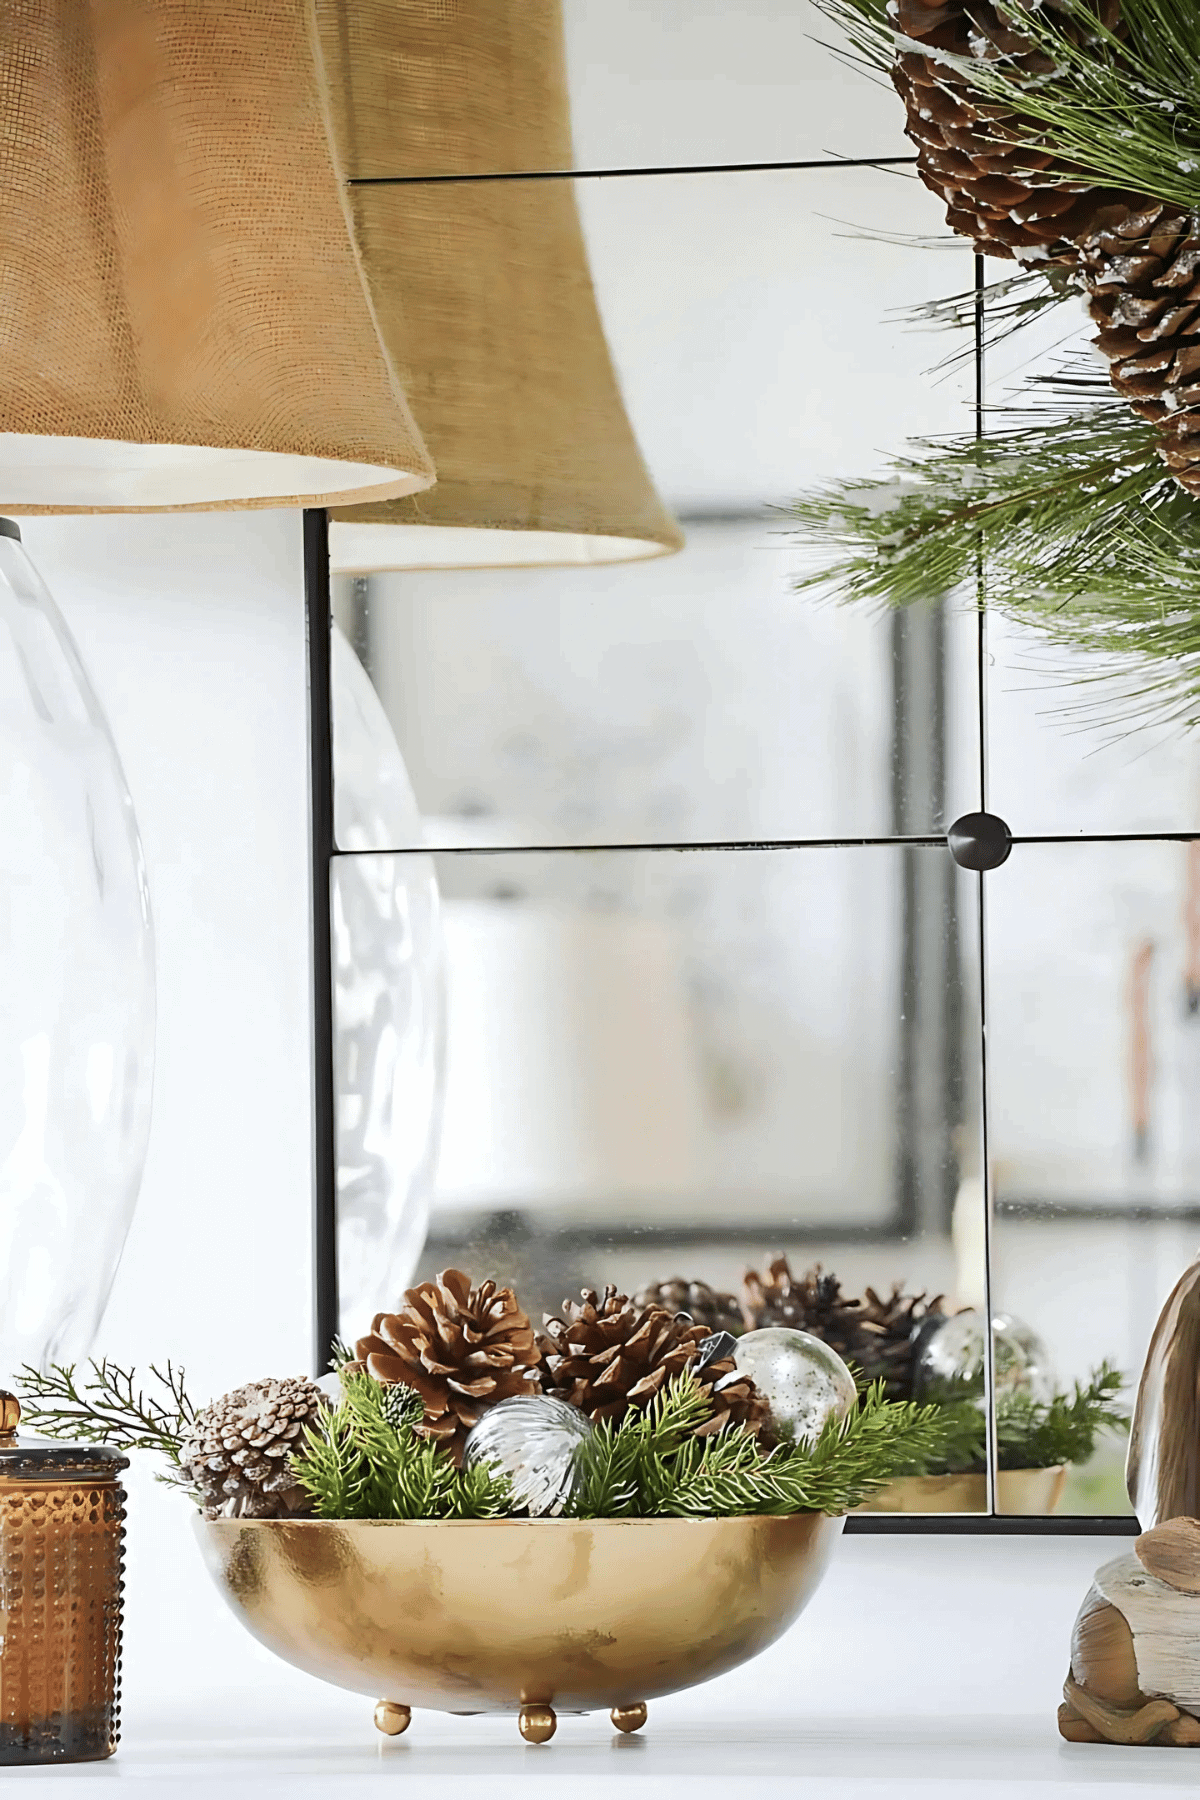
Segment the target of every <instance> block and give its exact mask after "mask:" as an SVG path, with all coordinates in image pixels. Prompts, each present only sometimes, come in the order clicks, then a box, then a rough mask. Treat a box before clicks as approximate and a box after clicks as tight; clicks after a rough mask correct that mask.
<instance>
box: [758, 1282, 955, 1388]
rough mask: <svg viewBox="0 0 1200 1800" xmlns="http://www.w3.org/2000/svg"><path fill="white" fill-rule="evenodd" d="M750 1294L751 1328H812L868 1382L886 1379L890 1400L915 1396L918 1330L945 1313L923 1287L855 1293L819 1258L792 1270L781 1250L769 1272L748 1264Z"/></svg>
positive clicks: (813, 1332)
mask: <svg viewBox="0 0 1200 1800" xmlns="http://www.w3.org/2000/svg"><path fill="white" fill-rule="evenodd" d="M745 1295H746V1301H745V1305H746V1323H747V1326H748V1327H749V1328H750V1329H751V1330H756V1329H758V1328H759V1327H762V1326H768V1325H786V1326H791V1327H793V1328H794V1329H795V1330H798V1331H808V1332H811V1333H812V1335H813V1337H819V1338H820V1339H821V1340H822V1342H823V1343H826V1344H828V1345H829V1346H830V1348H831V1349H833V1350H836V1351H837V1353H838V1355H839V1356H840V1357H841V1358H842V1361H843V1362H845V1363H849V1364H851V1365H852V1366H854V1367H856V1368H857V1369H858V1370H859V1372H860V1373H861V1374H862V1375H863V1376H864V1377H865V1378H866V1380H867V1381H868V1382H871V1381H882V1382H883V1384H884V1393H885V1395H886V1397H887V1398H888V1399H889V1400H911V1398H912V1371H913V1358H914V1355H915V1352H916V1349H917V1345H918V1339H919V1336H920V1334H921V1332H922V1329H923V1327H924V1326H925V1325H926V1324H927V1323H929V1324H931V1323H932V1322H933V1321H934V1320H937V1319H940V1318H941V1317H942V1315H941V1313H940V1311H939V1306H940V1303H941V1296H940V1295H939V1296H938V1297H937V1298H936V1299H933V1300H929V1299H927V1297H926V1296H925V1294H923V1293H922V1294H906V1293H904V1292H903V1291H902V1289H901V1286H900V1284H899V1283H898V1282H897V1283H896V1284H895V1285H894V1286H893V1288H892V1290H891V1292H890V1294H888V1295H886V1296H881V1295H879V1294H878V1293H876V1291H875V1289H874V1288H867V1290H866V1292H865V1293H864V1294H862V1295H860V1296H857V1297H854V1298H851V1297H849V1296H848V1295H846V1294H844V1293H843V1292H842V1285H841V1282H840V1281H839V1280H838V1278H837V1276H836V1275H826V1274H825V1273H824V1272H823V1271H822V1269H821V1266H820V1264H819V1263H816V1264H814V1265H813V1267H812V1268H811V1269H807V1270H806V1271H805V1272H804V1274H803V1275H800V1276H796V1275H793V1274H792V1271H791V1268H790V1266H789V1264H788V1259H787V1257H786V1256H777V1257H776V1258H775V1260H774V1262H772V1263H771V1264H770V1266H769V1268H768V1270H767V1273H766V1275H765V1276H763V1275H760V1274H759V1273H758V1272H757V1270H754V1269H751V1270H749V1271H748V1272H747V1274H746V1280H745Z"/></svg>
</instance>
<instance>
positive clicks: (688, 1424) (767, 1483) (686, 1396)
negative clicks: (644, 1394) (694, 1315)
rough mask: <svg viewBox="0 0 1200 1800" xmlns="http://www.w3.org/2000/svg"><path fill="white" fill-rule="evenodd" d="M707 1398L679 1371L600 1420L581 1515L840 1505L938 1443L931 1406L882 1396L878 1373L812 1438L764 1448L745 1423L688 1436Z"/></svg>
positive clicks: (708, 1513) (855, 1501) (933, 1454)
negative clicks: (648, 1397) (855, 1402)
mask: <svg viewBox="0 0 1200 1800" xmlns="http://www.w3.org/2000/svg"><path fill="white" fill-rule="evenodd" d="M709 1411H710V1402H709V1400H708V1398H707V1396H706V1395H705V1394H704V1392H703V1390H702V1389H700V1388H699V1387H698V1385H697V1384H696V1382H695V1381H694V1380H693V1379H692V1377H691V1376H690V1375H689V1374H688V1373H687V1372H686V1371H685V1372H684V1373H683V1374H681V1375H677V1376H675V1378H674V1379H673V1380H672V1381H671V1382H670V1383H669V1384H668V1385H667V1386H666V1387H665V1388H664V1389H663V1390H662V1392H661V1393H659V1394H658V1395H656V1396H655V1399H654V1400H653V1402H652V1403H651V1405H650V1406H649V1407H647V1408H646V1410H645V1411H644V1412H631V1413H628V1414H626V1416H625V1417H624V1418H623V1419H622V1420H621V1421H620V1423H619V1424H617V1425H613V1424H612V1423H611V1422H610V1421H608V1420H601V1421H600V1422H599V1423H598V1424H597V1425H596V1428H595V1430H594V1432H593V1434H592V1437H591V1439H590V1441H589V1444H588V1447H587V1451H586V1453H585V1461H584V1481H583V1485H582V1488H581V1490H580V1493H579V1495H578V1497H577V1500H576V1503H575V1506H574V1508H573V1511H574V1513H575V1514H576V1516H578V1517H580V1518H592V1519H596V1518H655V1517H675V1518H679V1517H683V1518H709V1517H713V1516H721V1517H725V1516H733V1515H738V1514H745V1513H758V1514H780V1513H794V1512H825V1513H834V1514H837V1513H844V1512H849V1511H850V1509H851V1508H852V1507H855V1506H858V1505H859V1504H860V1503H861V1502H862V1501H863V1500H865V1499H866V1498H867V1497H868V1496H869V1495H870V1494H872V1493H874V1492H875V1491H876V1490H877V1489H879V1488H881V1487H883V1486H884V1485H885V1483H887V1482H888V1481H890V1480H891V1479H892V1478H893V1477H894V1476H896V1475H901V1474H907V1473H911V1472H916V1471H918V1470H920V1469H921V1468H923V1467H924V1466H925V1465H926V1464H927V1463H929V1462H931V1461H934V1460H936V1459H937V1457H938V1455H939V1454H940V1453H941V1451H942V1446H943V1441H944V1425H943V1421H942V1418H941V1415H940V1412H939V1409H938V1408H937V1407H928V1406H927V1407H920V1406H915V1405H913V1404H912V1403H911V1402H905V1403H899V1402H895V1401H889V1400H885V1399H884V1398H883V1388H882V1384H880V1383H876V1384H875V1386H873V1387H872V1388H870V1389H869V1390H868V1391H867V1393H866V1394H865V1395H864V1396H863V1399H862V1401H861V1403H860V1405H859V1406H858V1407H857V1408H855V1409H854V1410H853V1411H852V1412H851V1413H850V1415H849V1416H848V1417H847V1418H846V1419H843V1420H840V1421H839V1420H837V1419H831V1420H829V1421H828V1423H827V1424H826V1426H825V1429H824V1430H823V1431H822V1433H821V1435H820V1437H818V1438H817V1440H816V1442H815V1443H813V1444H811V1445H806V1444H795V1445H793V1444H781V1445H779V1446H778V1448H776V1449H774V1450H771V1451H763V1450H762V1449H761V1448H760V1447H759V1445H758V1442H757V1440H756V1439H755V1438H754V1437H752V1436H751V1435H750V1434H749V1433H748V1432H746V1431H745V1430H743V1429H740V1428H739V1429H737V1430H726V1431H721V1432H717V1433H716V1434H715V1435H714V1436H712V1437H701V1438H698V1437H696V1436H694V1435H693V1434H694V1432H695V1429H696V1426H697V1425H700V1424H703V1422H704V1420H705V1418H706V1417H707V1416H708V1413H709Z"/></svg>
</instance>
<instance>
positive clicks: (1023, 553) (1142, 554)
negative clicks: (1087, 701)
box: [789, 364, 1200, 726]
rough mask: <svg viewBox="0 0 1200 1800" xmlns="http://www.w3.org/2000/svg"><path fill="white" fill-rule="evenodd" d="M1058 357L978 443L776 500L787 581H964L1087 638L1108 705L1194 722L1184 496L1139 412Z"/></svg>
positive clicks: (904, 585) (924, 452)
mask: <svg viewBox="0 0 1200 1800" xmlns="http://www.w3.org/2000/svg"><path fill="white" fill-rule="evenodd" d="M1076 369H1077V365H1070V364H1069V365H1067V367H1066V369H1065V370H1064V371H1062V372H1060V374H1059V375H1057V376H1055V377H1053V378H1048V379H1046V380H1043V381H1042V382H1041V383H1040V384H1039V386H1038V389H1037V390H1036V391H1037V396H1038V398H1037V404H1036V405H1035V406H1033V407H1026V408H1024V409H1017V408H1011V409H1008V410H1007V411H1003V410H1000V411H998V412H997V413H996V414H995V415H994V416H995V417H996V419H997V420H998V424H997V427H996V428H995V429H994V430H993V431H992V432H991V433H990V434H989V436H988V437H986V438H985V439H984V440H983V442H982V443H976V442H975V440H974V439H973V438H969V437H957V438H949V439H945V440H925V441H922V442H920V443H918V444H915V445H914V446H913V447H912V449H911V451H910V453H909V454H908V455H906V456H903V457H899V458H897V459H896V460H895V461H894V463H893V465H892V478H891V479H890V480H878V481H843V482H838V483H830V484H828V485H827V486H826V487H824V488H822V489H819V490H816V491H815V492H813V493H811V494H808V495H806V496H804V497H803V498H802V499H800V500H798V501H797V502H795V504H794V505H793V506H792V507H791V508H790V509H789V511H790V514H791V516H792V517H793V518H794V519H795V520H796V522H797V524H798V526H799V532H798V534H797V541H798V542H799V543H800V544H801V546H802V547H803V549H804V551H805V554H806V560H807V561H808V563H809V567H808V570H807V571H806V572H803V573H801V574H800V576H799V577H798V578H797V581H796V587H797V589H798V590H801V591H802V590H805V589H809V588H814V587H818V586H824V585H826V584H831V585H832V586H833V588H834V589H835V591H836V592H837V595H838V598H839V599H844V600H848V601H864V600H866V601H876V602H878V601H884V602H887V603H890V604H892V605H899V606H905V605H910V604H913V603H917V602H928V601H930V600H931V599H934V598H936V597H938V596H939V595H943V594H946V593H948V592H951V591H952V590H953V589H955V588H956V587H960V586H962V585H963V584H964V583H968V582H971V583H973V582H974V579H975V572H976V567H977V559H982V566H983V570H984V574H985V582H986V591H987V598H988V604H989V606H995V607H998V608H1000V609H1001V610H1003V611H1005V612H1006V613H1008V614H1010V615H1011V616H1013V617H1015V618H1019V619H1023V620H1025V621H1026V622H1027V623H1030V624H1032V625H1034V626H1036V627H1037V629H1038V630H1039V631H1040V632H1041V634H1042V635H1043V636H1044V637H1045V638H1046V639H1047V640H1048V642H1049V643H1051V644H1053V645H1055V646H1057V647H1060V648H1064V649H1069V650H1082V651H1087V652H1092V653H1098V654H1100V655H1101V656H1103V657H1104V658H1105V664H1104V666H1103V667H1102V668H1100V667H1098V668H1097V670H1096V671H1095V673H1094V674H1089V675H1087V676H1086V677H1085V678H1084V679H1085V680H1093V681H1095V682H1098V683H1100V684H1101V694H1100V697H1099V699H1098V701H1097V702H1096V705H1097V708H1098V709H1100V710H1103V711H1104V712H1105V714H1106V715H1107V717H1108V718H1109V719H1110V720H1111V719H1123V720H1128V721H1132V722H1137V723H1142V722H1147V721H1153V722H1157V723H1165V724H1171V725H1177V726H1178V725H1182V726H1191V725H1194V724H1197V723H1200V605H1198V604H1197V595H1198V592H1200V507H1198V506H1197V504H1196V502H1195V500H1194V499H1192V497H1191V496H1190V495H1189V494H1187V493H1185V492H1184V490H1183V489H1182V488H1180V487H1179V485H1178V484H1177V483H1176V482H1175V481H1174V479H1173V478H1172V477H1171V476H1170V475H1169V474H1168V472H1167V470H1166V469H1165V468H1164V466H1163V464H1162V462H1161V461H1160V459H1159V457H1158V453H1157V439H1156V435H1155V432H1154V430H1153V427H1152V426H1150V425H1149V424H1147V423H1146V422H1145V421H1144V420H1142V419H1139V418H1138V417H1137V415H1136V414H1135V413H1133V412H1131V411H1130V410H1129V408H1128V407H1127V406H1126V405H1125V403H1124V402H1123V401H1122V400H1120V398H1119V397H1118V396H1117V395H1115V394H1114V393H1113V392H1112V389H1111V388H1110V387H1109V385H1108V383H1107V381H1105V380H1104V378H1103V377H1102V376H1099V375H1094V376H1093V375H1092V374H1091V373H1090V372H1088V373H1084V374H1080V373H1078V372H1076Z"/></svg>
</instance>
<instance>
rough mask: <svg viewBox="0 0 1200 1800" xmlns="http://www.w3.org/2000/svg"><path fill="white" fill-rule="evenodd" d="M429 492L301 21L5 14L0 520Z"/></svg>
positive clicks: (205, 10) (178, 7) (203, 1)
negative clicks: (362, 263) (362, 262)
mask: <svg viewBox="0 0 1200 1800" xmlns="http://www.w3.org/2000/svg"><path fill="white" fill-rule="evenodd" d="M432 479H433V465H432V462H431V461H430V458H429V455H428V452H427V450H426V448H425V445H424V443H423V441H422V438H421V434H420V431H419V429H418V428H417V426H416V425H415V423H414V421H413V418H412V415H411V413H410V412H409V410H408V406H407V404H406V401H405V398H404V395H403V393H402V391H401V389H400V387H399V386H398V384H397V381H396V377H395V373H394V370H393V369H392V367H391V365H390V362H389V359H388V356H387V353H386V351H385V349H384V348H383V346H382V343H381V341H380V336H379V332H378V330H377V327H376V323H375V319H374V317H373V313H372V308H371V302H370V297H369V294H368V292H367V289H366V287H365V284H364V282H363V279H362V271H361V269H360V267H359V264H358V258H357V252H356V249H355V245H354V241H353V236H352V233H351V231H350V227H349V221H348V218H347V214H346V209H345V202H344V191H343V189H342V187H341V184H340V181H339V178H338V172H337V170H336V168H335V166H334V161H333V157H332V154H331V146H330V138H329V130H328V117H327V113H326V109H325V102H324V96H323V93H322V87H321V80H320V62H319V57H318V54H317V47H316V41H315V29H314V21H313V16H312V11H311V0H5V3H4V4H3V5H2V6H0V512H5V513H17V512H61V511H71V512H78V511H109V510H138V511H141V510H156V509H159V508H183V507H213V506H269V505H280V504H310V505H311V504H324V503H326V502H331V501H334V500H345V499H352V498H359V499H364V498H368V497H370V498H376V499H377V498H383V497H389V496H394V495H398V494H406V493H412V492H413V491H414V490H416V489H419V488H423V487H426V486H427V485H428V484H429V482H430V481H431V480H432Z"/></svg>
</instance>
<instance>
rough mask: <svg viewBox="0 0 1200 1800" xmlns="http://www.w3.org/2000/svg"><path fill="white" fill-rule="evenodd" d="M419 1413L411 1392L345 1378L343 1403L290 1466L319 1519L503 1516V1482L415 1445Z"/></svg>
mask: <svg viewBox="0 0 1200 1800" xmlns="http://www.w3.org/2000/svg"><path fill="white" fill-rule="evenodd" d="M423 1413H424V1406H423V1404H422V1402H421V1397H420V1395H419V1394H417V1393H416V1392H415V1391H414V1390H413V1389H411V1388H407V1387H403V1386H401V1385H399V1384H396V1385H394V1386H391V1387H384V1386H381V1385H380V1383H379V1382H377V1381H373V1380H372V1379H371V1377H370V1376H369V1375H365V1374H362V1375H349V1376H347V1375H343V1376H342V1398H341V1400H340V1402H339V1404H338V1405H337V1406H335V1407H331V1408H330V1410H329V1412H328V1414H327V1415H326V1417H325V1418H324V1419H323V1420H322V1421H321V1424H320V1425H319V1426H315V1427H314V1426H310V1427H309V1429H308V1431H307V1433H306V1434H305V1446H304V1452H303V1454H302V1455H300V1456H294V1457H293V1458H292V1468H293V1470H294V1472H295V1475H296V1479H297V1481H298V1482H299V1483H300V1485H301V1486H302V1487H303V1488H304V1489H305V1490H306V1492H307V1493H308V1494H310V1495H311V1497H312V1500H313V1510H314V1512H315V1514H316V1516H317V1518H318V1519H494V1518H499V1517H501V1516H503V1515H504V1514H506V1513H507V1512H508V1511H509V1490H508V1483H507V1481H505V1480H503V1479H501V1478H499V1477H497V1476H496V1475H494V1474H493V1473H492V1472H491V1470H489V1469H488V1468H486V1467H483V1466H477V1467H475V1468H471V1469H456V1468H455V1466H454V1464H453V1462H452V1461H451V1459H450V1458H449V1457H448V1456H447V1455H446V1453H445V1451H444V1450H442V1449H440V1448H439V1447H438V1445H436V1444H433V1443H430V1442H429V1441H428V1440H427V1439H425V1438H422V1437H418V1435H417V1432H416V1427H417V1426H418V1425H419V1424H420V1422H421V1418H422V1415H423Z"/></svg>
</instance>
